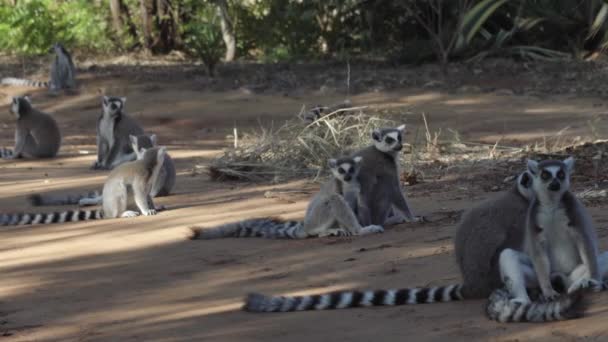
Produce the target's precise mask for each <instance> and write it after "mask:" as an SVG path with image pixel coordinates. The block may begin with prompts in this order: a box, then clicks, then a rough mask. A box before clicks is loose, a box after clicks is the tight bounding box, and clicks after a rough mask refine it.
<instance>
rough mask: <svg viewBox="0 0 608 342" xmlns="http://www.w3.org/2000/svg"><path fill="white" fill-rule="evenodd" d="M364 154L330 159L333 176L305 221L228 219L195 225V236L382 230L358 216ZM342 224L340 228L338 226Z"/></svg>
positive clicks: (296, 236)
mask: <svg viewBox="0 0 608 342" xmlns="http://www.w3.org/2000/svg"><path fill="white" fill-rule="evenodd" d="M361 159H362V158H361V157H354V158H340V159H329V162H328V164H329V169H330V170H331V173H332V175H333V179H331V180H329V181H328V182H327V183H325V184H323V185H322V186H321V189H320V190H319V192H318V193H317V194H316V195H315V196H314V197H313V198H312V199H311V200H310V203H309V204H308V209H307V210H306V215H305V217H304V221H302V222H300V221H281V220H278V219H274V218H260V219H250V220H244V221H239V222H235V223H228V224H224V225H221V226H219V227H215V228H209V229H203V228H199V227H192V228H191V230H192V234H191V236H190V238H191V239H193V240H196V239H216V238H223V237H264V238H286V239H304V238H308V237H314V236H351V235H366V234H371V233H381V232H383V228H382V227H381V226H376V225H369V226H365V227H362V226H361V225H360V224H359V222H358V220H357V217H356V216H355V211H356V207H357V206H358V202H359V198H358V197H359V184H358V181H357V174H358V173H359V168H360V166H361V164H362V161H361ZM338 226H339V228H338Z"/></svg>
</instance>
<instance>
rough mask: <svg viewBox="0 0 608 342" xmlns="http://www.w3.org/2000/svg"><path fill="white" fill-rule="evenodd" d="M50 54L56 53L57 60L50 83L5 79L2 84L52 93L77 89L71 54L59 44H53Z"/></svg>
mask: <svg viewBox="0 0 608 342" xmlns="http://www.w3.org/2000/svg"><path fill="white" fill-rule="evenodd" d="M49 52H54V53H55V58H54V59H53V62H52V63H51V79H50V80H49V81H48V82H41V81H32V80H27V79H22V78H15V77H5V78H3V79H2V80H1V81H0V83H1V84H4V85H16V86H26V87H37V88H49V90H51V91H57V90H61V89H74V88H76V81H75V79H76V67H74V62H73V61H72V56H71V55H70V53H69V52H68V51H67V50H66V49H65V47H63V45H61V44H59V43H55V44H53V47H51V49H50V51H49Z"/></svg>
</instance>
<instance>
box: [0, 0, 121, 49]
mask: <svg viewBox="0 0 608 342" xmlns="http://www.w3.org/2000/svg"><path fill="white" fill-rule="evenodd" d="M106 27H107V21H106V20H105V12H104V11H100V9H98V8H95V7H94V6H93V5H92V4H91V2H90V1H86V0H78V1H61V2H59V1H53V0H23V1H18V2H17V5H16V6H14V7H13V6H9V5H1V6H0V49H2V50H4V51H6V52H10V53H17V54H21V55H39V54H44V53H46V52H47V51H48V49H49V48H50V47H51V45H52V44H53V43H54V42H62V43H63V44H64V45H66V46H69V47H71V48H80V49H88V50H100V49H104V48H106V47H108V46H110V37H109V35H108V34H107V32H106Z"/></svg>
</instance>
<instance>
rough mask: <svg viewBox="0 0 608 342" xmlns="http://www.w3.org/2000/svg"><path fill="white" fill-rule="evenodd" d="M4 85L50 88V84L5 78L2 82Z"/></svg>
mask: <svg viewBox="0 0 608 342" xmlns="http://www.w3.org/2000/svg"><path fill="white" fill-rule="evenodd" d="M1 83H2V84H4V85H14V86H24V87H37V88H48V87H49V82H42V81H32V80H28V79H25V78H15V77H5V78H3V79H2V81H1Z"/></svg>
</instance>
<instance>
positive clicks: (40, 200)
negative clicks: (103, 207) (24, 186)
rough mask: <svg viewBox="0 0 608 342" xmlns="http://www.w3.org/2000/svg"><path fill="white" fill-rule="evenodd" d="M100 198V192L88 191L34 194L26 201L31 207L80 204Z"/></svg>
mask: <svg viewBox="0 0 608 342" xmlns="http://www.w3.org/2000/svg"><path fill="white" fill-rule="evenodd" d="M99 196H101V192H100V191H90V192H86V193H82V194H68V195H65V194H64V195H45V194H34V195H31V196H28V198H27V199H28V201H29V202H30V203H31V204H32V205H33V206H43V205H70V204H80V200H82V199H85V198H86V199H89V198H91V199H92V198H97V197H99Z"/></svg>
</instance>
